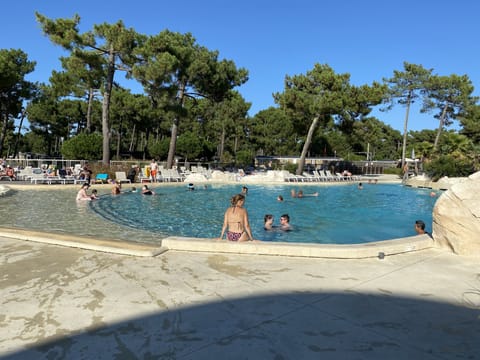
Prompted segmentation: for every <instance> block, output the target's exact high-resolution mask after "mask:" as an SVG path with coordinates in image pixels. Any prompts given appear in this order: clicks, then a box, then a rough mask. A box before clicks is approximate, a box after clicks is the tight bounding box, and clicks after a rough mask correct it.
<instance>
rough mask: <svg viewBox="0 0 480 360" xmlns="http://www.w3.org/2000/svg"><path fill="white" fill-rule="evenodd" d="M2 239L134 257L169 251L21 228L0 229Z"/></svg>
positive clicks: (115, 240) (155, 247) (130, 243)
mask: <svg viewBox="0 0 480 360" xmlns="http://www.w3.org/2000/svg"><path fill="white" fill-rule="evenodd" d="M1 237H5V238H12V239H17V240H25V241H34V242H40V243H44V244H51V245H60V246H67V247H73V248H79V249H85V250H94V251H101V252H108V253H114V254H121V255H132V256H150V257H153V256H157V255H160V254H162V253H163V252H165V251H167V250H168V249H166V248H164V247H163V246H155V245H150V244H146V243H140V242H133V241H126V240H119V239H104V238H97V237H89V236H78V235H71V234H59V233H51V232H45V231H37V230H27V229H20V228H6V227H0V238H1Z"/></svg>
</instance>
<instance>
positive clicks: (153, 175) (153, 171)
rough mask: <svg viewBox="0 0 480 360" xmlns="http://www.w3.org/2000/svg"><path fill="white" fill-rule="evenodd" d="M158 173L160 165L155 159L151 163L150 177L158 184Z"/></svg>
mask: <svg viewBox="0 0 480 360" xmlns="http://www.w3.org/2000/svg"><path fill="white" fill-rule="evenodd" d="M157 171H158V164H157V161H156V160H155V159H152V162H151V163H150V176H151V178H152V182H157Z"/></svg>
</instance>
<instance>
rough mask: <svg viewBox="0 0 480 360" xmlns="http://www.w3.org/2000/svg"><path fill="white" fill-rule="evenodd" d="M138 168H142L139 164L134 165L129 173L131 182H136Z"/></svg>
mask: <svg viewBox="0 0 480 360" xmlns="http://www.w3.org/2000/svg"><path fill="white" fill-rule="evenodd" d="M138 170H140V168H139V166H138V165H132V167H131V168H130V170H129V171H128V174H127V179H128V180H130V183H132V184H133V183H134V182H135V177H136V176H137V173H138Z"/></svg>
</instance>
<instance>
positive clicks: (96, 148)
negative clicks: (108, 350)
mask: <svg viewBox="0 0 480 360" xmlns="http://www.w3.org/2000/svg"><path fill="white" fill-rule="evenodd" d="M102 143H103V139H102V136H101V135H100V134H97V133H93V134H85V133H82V134H79V135H77V136H75V137H73V138H71V139H69V140H66V141H65V142H64V143H63V145H62V149H61V152H62V155H63V157H65V158H66V159H85V160H98V159H101V157H102Z"/></svg>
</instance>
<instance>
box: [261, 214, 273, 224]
mask: <svg viewBox="0 0 480 360" xmlns="http://www.w3.org/2000/svg"><path fill="white" fill-rule="evenodd" d="M270 219H273V215H272V214H266V215H265V216H264V217H263V222H267V220H270Z"/></svg>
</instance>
